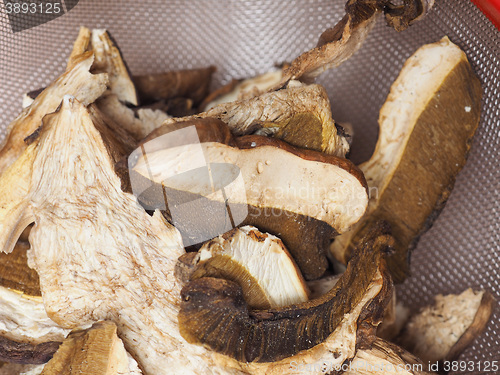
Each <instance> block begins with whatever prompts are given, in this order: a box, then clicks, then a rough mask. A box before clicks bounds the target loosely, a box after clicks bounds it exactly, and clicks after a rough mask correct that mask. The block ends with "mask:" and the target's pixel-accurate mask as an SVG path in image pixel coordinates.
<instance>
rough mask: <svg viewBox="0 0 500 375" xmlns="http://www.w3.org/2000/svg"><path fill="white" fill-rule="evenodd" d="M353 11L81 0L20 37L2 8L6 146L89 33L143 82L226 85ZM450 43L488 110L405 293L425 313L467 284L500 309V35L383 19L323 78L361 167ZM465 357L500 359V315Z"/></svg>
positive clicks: (437, 18) (324, 1)
mask: <svg viewBox="0 0 500 375" xmlns="http://www.w3.org/2000/svg"><path fill="white" fill-rule="evenodd" d="M67 3H69V2H68V1H67ZM72 3H75V2H74V1H73V2H72ZM344 3H345V1H344V0H301V1H298V0H293V1H290V0H279V1H277V0H253V1H248V0H245V1H241V0H240V1H236V0H199V1H183V0H170V1H160V0H156V1H153V0H148V1H131V0H122V1H118V0H108V1H97V0H81V1H80V2H78V4H77V5H76V6H75V7H74V9H72V10H71V11H69V12H67V13H66V14H65V15H64V16H61V17H59V18H56V19H54V20H52V21H50V22H48V23H45V24H42V25H40V26H37V27H33V28H30V29H27V30H24V31H20V32H16V33H13V31H12V28H11V26H10V24H9V18H8V16H7V14H6V9H5V5H4V4H3V3H0V9H1V11H0V134H1V136H0V138H2V137H3V136H4V134H5V129H6V127H7V125H8V124H9V122H10V121H12V120H13V119H14V118H15V116H16V115H17V114H18V113H19V112H20V110H21V99H22V96H23V94H24V93H25V92H28V91H31V90H34V89H38V88H40V87H44V86H45V85H47V84H48V83H49V82H51V81H52V80H53V79H54V78H55V77H56V76H58V75H59V74H60V73H61V72H62V70H63V69H64V66H65V63H66V59H67V56H68V54H69V52H70V49H71V45H72V43H73V41H74V39H75V38H76V36H77V34H78V29H79V26H80V25H85V26H87V27H90V28H107V29H108V30H110V31H111V33H112V34H113V36H114V38H115V39H116V40H117V42H118V44H119V45H120V47H121V49H122V52H123V54H124V56H125V58H126V60H127V62H128V65H129V68H130V70H131V71H132V72H133V73H134V74H144V73H154V72H160V71H164V70H170V69H177V68H193V67H202V66H206V65H215V66H217V68H218V71H217V73H216V74H215V79H214V81H215V85H216V86H220V85H221V84H223V83H227V82H228V81H229V80H230V79H231V78H233V77H236V78H239V77H248V76H251V75H254V74H256V73H262V72H265V71H266V70H268V69H269V68H271V67H272V66H273V65H275V64H276V63H280V62H283V61H291V60H292V59H293V58H294V57H296V56H297V55H299V54H300V53H301V52H303V51H305V50H307V49H309V48H311V47H313V46H314V45H315V43H316V41H317V38H318V36H319V35H320V33H321V32H322V31H323V30H325V29H326V28H328V27H331V26H332V25H334V24H335V23H336V22H337V21H338V20H339V19H340V17H341V16H342V15H343V13H344ZM483 3H485V2H483ZM73 5H74V4H73ZM68 8H71V6H70V5H69V4H66V9H68ZM19 22H21V23H22V20H21V21H19ZM21 26H22V25H21ZM444 35H448V36H449V38H450V39H451V40H452V41H453V42H454V43H456V44H458V45H459V46H460V47H461V48H462V49H463V50H464V51H465V52H466V54H467V56H468V58H469V60H470V62H471V64H472V67H473V68H474V70H475V72H476V74H477V75H478V76H479V78H480V80H481V82H482V85H483V90H484V95H483V112H482V119H481V123H480V126H479V129H478V131H477V133H476V137H475V140H474V144H473V147H472V152H471V154H470V157H469V161H468V163H467V165H466V167H465V168H464V170H463V171H462V172H461V173H460V175H459V176H458V179H457V182H456V185H455V189H454V191H453V194H452V195H451V197H450V199H449V201H448V204H447V206H446V208H445V209H444V211H443V212H442V213H441V215H440V217H439V219H438V220H437V221H436V222H435V224H434V226H433V228H432V229H431V230H430V231H429V232H428V233H427V234H426V235H424V236H423V237H422V239H421V241H420V243H419V245H418V248H417V249H416V250H415V251H414V253H413V257H412V277H411V278H410V279H408V280H407V281H406V282H405V284H403V285H401V286H399V289H398V294H399V297H400V300H401V301H403V302H404V303H405V304H406V305H407V306H409V307H410V308H411V309H412V310H413V311H414V310H416V309H418V308H420V307H421V306H424V305H426V304H429V303H431V302H432V301H433V296H434V295H436V294H438V293H443V294H448V293H459V292H461V291H462V290H464V289H466V288H467V287H472V288H474V289H487V290H489V291H490V292H491V293H492V294H493V295H494V296H495V298H496V300H497V301H500V89H499V86H500V32H499V31H498V30H497V29H496V28H495V26H494V25H493V24H492V23H491V22H490V21H489V20H488V19H487V18H486V17H485V16H484V15H483V14H482V13H481V11H480V10H479V9H478V8H476V6H475V5H474V4H473V3H471V2H470V1H469V0H436V5H435V7H434V9H433V11H432V12H431V13H430V14H429V16H428V17H427V18H425V19H424V20H423V21H421V22H418V23H417V24H415V25H413V26H412V27H411V28H410V29H408V30H407V31H404V32H402V33H396V32H395V31H394V30H392V29H390V28H388V27H386V26H385V23H384V22H383V20H382V19H381V20H379V22H378V24H377V25H376V27H375V29H374V30H373V32H372V33H371V35H370V36H369V38H368V40H367V41H366V43H365V44H364V46H363V47H362V48H361V50H360V51H359V52H358V53H356V54H355V55H354V57H353V58H351V59H350V60H349V61H348V62H346V63H344V64H343V65H341V66H340V67H339V68H337V69H334V70H331V71H329V72H327V73H325V74H323V75H322V76H321V77H320V78H319V83H321V84H323V85H324V86H326V88H327V90H328V92H329V94H330V100H331V102H332V110H333V116H334V118H335V119H336V120H337V121H348V122H351V123H352V124H353V125H354V128H355V142H354V145H353V150H352V159H353V161H354V162H356V163H358V162H361V161H364V160H366V159H367V158H369V156H370V155H371V153H372V151H373V149H374V145H375V142H376V137H377V132H378V125H377V118H378V111H379V109H380V107H381V105H382V104H383V102H384V101H385V98H386V96H387V94H388V92H389V87H390V85H391V83H392V82H393V81H394V79H395V78H396V77H397V75H398V73H399V70H400V68H401V67H402V65H403V62H404V61H405V60H406V59H407V58H408V57H409V56H410V55H411V54H412V53H413V52H414V51H415V50H416V49H417V48H418V47H419V46H421V45H422V44H424V43H429V42H434V41H437V40H439V39H440V38H441V37H442V36H444ZM497 310H498V309H497ZM460 360H463V361H474V362H476V363H478V362H482V363H484V362H485V361H494V360H498V361H500V312H499V311H497V312H496V313H494V315H493V318H492V321H491V322H490V324H489V325H488V328H487V330H486V331H485V332H484V333H483V335H482V336H481V337H480V338H478V339H477V340H476V341H475V342H474V344H473V345H471V346H470V347H469V348H468V349H467V351H466V352H465V353H464V354H463V355H462V356H461V358H460ZM467 373H471V372H467ZM474 373H480V372H474ZM490 373H491V372H490Z"/></svg>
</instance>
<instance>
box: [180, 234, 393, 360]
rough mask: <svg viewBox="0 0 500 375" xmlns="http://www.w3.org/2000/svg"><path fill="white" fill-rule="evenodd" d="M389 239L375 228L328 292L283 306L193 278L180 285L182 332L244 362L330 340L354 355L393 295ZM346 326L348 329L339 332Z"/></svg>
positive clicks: (342, 353)
mask: <svg viewBox="0 0 500 375" xmlns="http://www.w3.org/2000/svg"><path fill="white" fill-rule="evenodd" d="M391 242H392V239H391V237H390V236H389V235H387V233H386V232H384V231H383V230H381V229H378V230H374V231H373V232H371V233H370V235H369V236H367V237H366V238H365V241H364V242H363V245H362V247H361V248H360V249H359V251H358V252H357V254H356V257H355V258H353V261H352V262H351V263H349V265H348V266H347V269H346V271H345V272H344V274H343V275H342V276H341V277H340V279H339V281H338V283H337V284H336V285H335V286H334V287H333V288H332V289H331V290H330V292H329V293H327V294H326V295H324V296H322V297H320V298H318V299H315V300H312V301H308V302H305V303H302V304H296V305H292V306H289V307H285V308H280V309H270V310H249V309H248V306H247V305H246V303H245V301H244V299H243V296H242V291H241V288H240V287H239V286H238V285H237V284H235V283H233V282H231V281H227V280H223V279H215V278H209V277H206V278H201V279H198V280H194V281H191V282H190V283H189V284H187V285H186V286H185V287H184V288H183V289H182V304H181V310H180V313H179V329H180V332H181V334H182V336H183V337H184V338H185V339H186V340H187V341H188V342H191V343H198V344H203V345H206V346H208V347H209V348H211V349H213V350H215V351H217V352H220V353H223V354H225V355H227V356H230V357H232V358H234V359H236V360H238V361H241V362H276V361H280V360H283V359H284V358H286V357H291V358H289V359H287V360H288V364H289V365H290V363H291V362H290V360H291V359H293V356H295V355H297V357H300V356H305V357H307V355H308V353H307V351H309V350H312V351H315V350H319V349H318V348H315V346H316V345H321V344H322V343H323V344H324V342H325V340H327V341H330V340H334V341H335V340H338V341H337V342H335V343H332V342H331V343H332V344H334V345H337V346H338V348H337V349H336V350H331V352H332V353H334V355H335V358H336V359H338V358H340V361H339V362H340V363H343V362H344V361H345V360H346V359H350V358H352V356H353V354H354V353H353V349H354V347H355V346H356V345H360V344H361V343H363V342H364V341H365V340H371V339H373V338H372V335H373V333H374V329H375V327H376V326H377V325H378V324H379V323H380V321H381V319H382V315H383V310H384V308H385V305H386V303H387V302H388V300H389V299H390V297H391V295H392V283H391V280H390V277H389V276H388V273H387V272H386V270H385V263H384V259H383V258H384V254H385V251H387V249H388V247H389V246H390V245H391ZM368 296H369V297H368ZM366 297H368V300H367V299H366ZM347 327H348V328H347ZM343 329H347V330H348V331H349V332H350V334H347V335H346V336H344V335H342V334H339V330H340V331H341V330H343ZM341 348H342V349H341ZM299 353H300V354H299ZM271 366H273V364H271Z"/></svg>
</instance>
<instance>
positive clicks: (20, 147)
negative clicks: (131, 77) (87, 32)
mask: <svg viewBox="0 0 500 375" xmlns="http://www.w3.org/2000/svg"><path fill="white" fill-rule="evenodd" d="M93 62H94V55H93V54H92V52H87V53H85V54H83V55H79V56H78V57H77V58H75V60H74V62H73V64H72V65H71V66H70V67H68V69H67V70H66V71H65V72H64V74H62V75H61V76H60V77H59V78H58V79H56V80H55V81H54V82H53V83H52V84H50V85H49V86H48V87H47V88H46V89H44V90H43V91H42V92H41V94H40V95H38V96H37V97H36V99H35V100H34V102H33V103H32V104H31V105H30V106H29V107H27V108H25V109H24V110H23V111H22V112H21V114H20V115H19V116H18V117H17V118H16V119H15V120H14V121H13V122H12V123H11V124H10V125H9V127H8V128H7V136H6V138H5V140H4V141H3V144H2V148H1V150H0V174H1V173H3V172H4V171H5V169H6V168H7V167H8V166H10V165H11V164H12V163H14V161H15V160H16V159H17V158H18V157H19V156H20V155H21V154H22V152H23V151H24V149H25V148H26V144H25V143H24V138H26V137H27V136H28V135H30V134H31V133H33V132H34V131H35V130H36V129H37V128H38V127H39V126H40V125H41V122H42V118H43V116H45V115H46V114H47V113H51V112H54V111H55V110H56V108H57V106H58V105H59V104H60V103H61V100H62V98H63V97H64V95H74V96H75V97H76V98H77V99H78V100H79V101H81V102H82V103H83V104H84V105H88V104H90V103H92V102H94V100H96V99H97V98H98V97H99V96H101V95H102V93H103V92H104V91H105V90H106V85H107V83H108V76H107V74H91V73H90V72H89V70H90V67H91V65H92V64H93Z"/></svg>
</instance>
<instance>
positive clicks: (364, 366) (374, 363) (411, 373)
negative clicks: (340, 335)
mask: <svg viewBox="0 0 500 375" xmlns="http://www.w3.org/2000/svg"><path fill="white" fill-rule="evenodd" d="M345 367H346V368H347V371H344V372H343V373H342V374H343V375H376V374H381V373H383V374H400V375H427V374H434V373H433V372H428V371H427V370H426V368H427V364H424V362H422V360H421V359H419V358H417V357H415V356H413V355H412V354H411V353H409V352H407V351H406V350H404V349H403V348H400V347H399V346H397V345H395V344H393V343H390V342H388V341H384V340H382V339H380V338H377V339H376V340H375V341H374V342H373V343H372V345H371V347H370V348H366V349H360V350H358V351H357V352H356V356H355V357H354V359H353V360H352V361H351V363H349V365H348V366H347V365H345Z"/></svg>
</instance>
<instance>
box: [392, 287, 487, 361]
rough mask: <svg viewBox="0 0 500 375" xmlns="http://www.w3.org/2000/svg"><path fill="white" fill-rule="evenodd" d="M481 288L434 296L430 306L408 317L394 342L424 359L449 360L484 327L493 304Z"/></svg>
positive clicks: (456, 355)
mask: <svg viewBox="0 0 500 375" xmlns="http://www.w3.org/2000/svg"><path fill="white" fill-rule="evenodd" d="M495 304H496V303H495V300H494V299H493V296H492V295H491V294H490V293H488V292H485V291H478V292H475V291H473V290H472V289H470V288H469V289H467V290H465V291H464V292H463V293H461V294H459V295H456V294H449V295H447V296H443V295H441V294H438V295H437V296H436V297H435V303H434V305H431V306H427V307H425V308H423V309H422V310H421V311H420V312H419V313H418V314H416V315H414V316H412V317H411V318H410V320H409V321H408V323H407V324H406V326H405V329H404V331H403V333H402V334H401V336H400V337H399V338H398V342H399V343H400V344H401V345H402V346H403V347H404V348H406V349H407V350H409V351H410V352H412V353H413V354H415V355H416V356H418V357H420V358H421V359H423V360H424V361H426V362H430V363H435V362H436V361H442V360H445V361H453V360H456V359H457V358H458V356H459V355H460V354H461V353H462V351H463V350H464V349H465V348H467V346H469V345H470V344H471V343H472V342H473V341H474V340H475V339H476V338H477V337H478V336H479V335H480V334H481V333H482V332H483V331H484V329H485V328H486V324H487V323H488V321H489V320H490V317H491V314H492V313H493V308H494V306H495Z"/></svg>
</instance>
